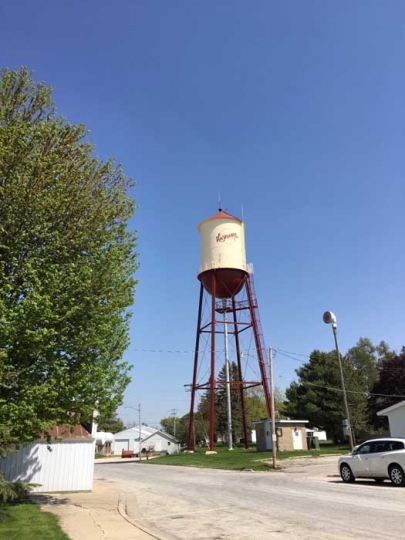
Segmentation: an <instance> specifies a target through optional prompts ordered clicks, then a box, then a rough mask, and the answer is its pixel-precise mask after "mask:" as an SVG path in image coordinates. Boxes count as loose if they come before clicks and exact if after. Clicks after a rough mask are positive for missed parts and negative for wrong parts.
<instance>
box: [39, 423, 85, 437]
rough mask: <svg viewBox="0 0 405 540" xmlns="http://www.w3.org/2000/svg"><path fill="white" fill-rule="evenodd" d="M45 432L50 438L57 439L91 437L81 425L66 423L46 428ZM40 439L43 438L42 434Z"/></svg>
mask: <svg viewBox="0 0 405 540" xmlns="http://www.w3.org/2000/svg"><path fill="white" fill-rule="evenodd" d="M47 434H48V435H49V436H50V437H51V439H59V440H73V439H92V438H93V437H92V436H91V435H90V433H89V432H88V431H87V430H86V429H84V427H83V426H81V425H77V426H68V425H66V424H59V425H57V426H53V427H51V428H50V429H48V431H47ZM41 439H45V437H44V435H42V436H41Z"/></svg>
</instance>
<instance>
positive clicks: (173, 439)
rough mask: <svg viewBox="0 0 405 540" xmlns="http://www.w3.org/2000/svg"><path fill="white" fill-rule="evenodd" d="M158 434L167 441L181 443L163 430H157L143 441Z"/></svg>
mask: <svg viewBox="0 0 405 540" xmlns="http://www.w3.org/2000/svg"><path fill="white" fill-rule="evenodd" d="M157 433H158V434H159V435H161V436H162V437H165V438H166V439H170V440H171V441H174V442H176V443H178V442H180V441H179V439H177V438H176V437H173V435H170V433H166V431H161V430H159V429H157V430H156V432H155V433H151V434H150V435H149V436H148V437H146V438H145V439H143V440H145V441H146V440H147V439H149V438H150V437H152V436H153V435H156V434H157Z"/></svg>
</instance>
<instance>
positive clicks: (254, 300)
mask: <svg viewBox="0 0 405 540" xmlns="http://www.w3.org/2000/svg"><path fill="white" fill-rule="evenodd" d="M249 281H250V294H251V297H252V305H253V309H252V317H253V318H254V321H252V323H253V324H256V328H257V334H258V338H259V342H260V349H261V351H262V354H263V359H265V358H266V352H267V351H266V345H265V343H264V336H263V328H262V323H261V320H260V314H259V305H258V303H257V296H256V290H255V282H254V279H253V273H252V274H249Z"/></svg>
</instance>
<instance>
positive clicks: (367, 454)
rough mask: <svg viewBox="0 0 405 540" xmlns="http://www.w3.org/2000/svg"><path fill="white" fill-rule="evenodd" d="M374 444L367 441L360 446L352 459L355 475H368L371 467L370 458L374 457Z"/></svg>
mask: <svg viewBox="0 0 405 540" xmlns="http://www.w3.org/2000/svg"><path fill="white" fill-rule="evenodd" d="M372 452H373V444H372V443H371V442H367V443H364V444H362V445H361V446H359V447H358V448H357V450H356V453H355V454H354V455H353V458H352V459H351V461H350V467H351V468H352V471H353V474H354V476H368V475H369V468H370V463H369V461H370V459H371V457H372Z"/></svg>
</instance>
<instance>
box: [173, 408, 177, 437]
mask: <svg viewBox="0 0 405 540" xmlns="http://www.w3.org/2000/svg"><path fill="white" fill-rule="evenodd" d="M176 414H177V409H172V416H173V437H175V436H176Z"/></svg>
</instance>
